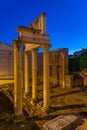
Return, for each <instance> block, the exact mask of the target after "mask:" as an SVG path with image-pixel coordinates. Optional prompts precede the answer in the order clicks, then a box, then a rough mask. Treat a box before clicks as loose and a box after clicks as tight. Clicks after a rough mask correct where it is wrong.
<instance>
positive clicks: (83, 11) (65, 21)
mask: <svg viewBox="0 0 87 130" xmlns="http://www.w3.org/2000/svg"><path fill="white" fill-rule="evenodd" d="M42 12H46V14H47V34H48V35H50V38H51V44H52V48H51V49H57V48H62V47H64V48H68V49H69V53H72V52H73V51H76V50H79V49H82V48H86V47H87V0H0V42H5V43H8V44H11V41H12V40H14V39H15V38H16V37H17V36H18V33H17V32H16V29H17V27H18V26H28V25H29V24H31V23H32V21H33V20H34V19H35V18H36V17H37V16H39V15H40V14H41V13H42Z"/></svg>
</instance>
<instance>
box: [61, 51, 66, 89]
mask: <svg viewBox="0 0 87 130" xmlns="http://www.w3.org/2000/svg"><path fill="white" fill-rule="evenodd" d="M60 73H61V79H60V80H61V82H60V85H61V87H62V88H65V56H64V54H63V53H61V70H60Z"/></svg>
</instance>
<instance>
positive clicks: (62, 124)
mask: <svg viewBox="0 0 87 130" xmlns="http://www.w3.org/2000/svg"><path fill="white" fill-rule="evenodd" d="M77 119H78V117H77V116H74V115H67V116H63V115H61V116H58V117H56V118H54V119H52V120H50V121H49V122H47V123H45V124H44V125H43V127H44V128H45V129H46V130H64V128H67V127H68V126H70V125H71V124H72V123H74V122H76V121H77Z"/></svg>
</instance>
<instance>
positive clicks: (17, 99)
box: [13, 42, 23, 116]
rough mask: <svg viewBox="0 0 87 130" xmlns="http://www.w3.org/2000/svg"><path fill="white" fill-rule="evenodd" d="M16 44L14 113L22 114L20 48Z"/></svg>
mask: <svg viewBox="0 0 87 130" xmlns="http://www.w3.org/2000/svg"><path fill="white" fill-rule="evenodd" d="M13 45H14V115H15V116H20V115H22V114H23V113H22V88H21V78H20V70H21V68H20V67H21V63H20V61H21V60H20V58H21V56H20V50H19V46H18V43H17V42H14V43H13Z"/></svg>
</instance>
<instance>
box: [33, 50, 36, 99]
mask: <svg viewBox="0 0 87 130" xmlns="http://www.w3.org/2000/svg"><path fill="white" fill-rule="evenodd" d="M32 100H33V101H36V100H37V49H32Z"/></svg>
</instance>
